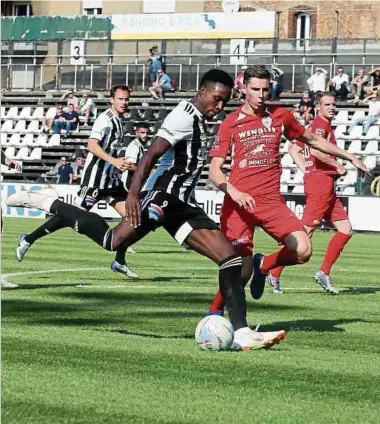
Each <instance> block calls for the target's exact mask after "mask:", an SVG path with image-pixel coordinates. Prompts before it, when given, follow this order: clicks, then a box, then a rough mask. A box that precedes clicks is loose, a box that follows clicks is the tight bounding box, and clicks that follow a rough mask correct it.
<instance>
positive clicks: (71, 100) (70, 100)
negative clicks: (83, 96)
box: [60, 88, 79, 109]
mask: <svg viewBox="0 0 380 424" xmlns="http://www.w3.org/2000/svg"><path fill="white" fill-rule="evenodd" d="M66 98H67V109H68V108H69V105H74V109H76V108H77V107H78V104H79V100H78V97H75V96H74V90H73V89H72V88H71V89H70V90H67V91H66V92H65V93H63V95H62V97H61V99H60V101H61V102H62V101H63V100H66Z"/></svg>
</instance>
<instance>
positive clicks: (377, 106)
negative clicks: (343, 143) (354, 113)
mask: <svg viewBox="0 0 380 424" xmlns="http://www.w3.org/2000/svg"><path fill="white" fill-rule="evenodd" d="M363 102H368V106H369V109H368V115H367V116H363V117H362V118H356V119H354V120H353V122H352V124H351V125H350V127H349V128H348V131H346V132H344V133H343V134H344V135H350V134H351V131H352V130H353V129H354V127H356V125H358V124H364V127H363V131H362V136H364V137H365V136H366V135H367V133H368V130H369V128H370V126H371V125H373V124H375V123H376V122H377V121H378V119H379V117H380V91H378V92H377V93H376V94H371V95H370V96H369V97H367V98H366V99H364V100H363Z"/></svg>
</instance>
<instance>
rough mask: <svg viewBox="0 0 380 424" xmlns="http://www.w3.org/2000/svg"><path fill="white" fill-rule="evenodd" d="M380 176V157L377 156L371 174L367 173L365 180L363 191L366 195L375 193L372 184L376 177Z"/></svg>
mask: <svg viewBox="0 0 380 424" xmlns="http://www.w3.org/2000/svg"><path fill="white" fill-rule="evenodd" d="M379 176H380V157H377V158H376V164H375V167H374V168H372V169H371V174H370V175H366V176H365V177H364V180H363V192H362V194H363V195H364V196H371V195H373V193H372V192H371V185H372V182H373V181H374V180H375V178H377V177H379Z"/></svg>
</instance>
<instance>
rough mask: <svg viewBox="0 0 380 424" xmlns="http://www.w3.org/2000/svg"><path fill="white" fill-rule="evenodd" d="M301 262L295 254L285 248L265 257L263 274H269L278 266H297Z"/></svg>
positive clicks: (262, 267) (262, 268)
mask: <svg viewBox="0 0 380 424" xmlns="http://www.w3.org/2000/svg"><path fill="white" fill-rule="evenodd" d="M299 263H301V262H299V261H298V259H297V257H296V256H295V254H294V253H293V252H292V251H291V250H289V249H288V248H287V247H286V246H284V247H283V248H282V249H281V250H279V251H278V252H276V253H272V254H271V255H268V256H264V261H263V264H262V265H261V272H263V273H264V274H268V272H269V271H270V270H272V269H273V268H276V267H278V266H281V265H283V266H289V265H297V264H299Z"/></svg>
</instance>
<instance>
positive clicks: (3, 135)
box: [1, 132, 9, 146]
mask: <svg viewBox="0 0 380 424" xmlns="http://www.w3.org/2000/svg"><path fill="white" fill-rule="evenodd" d="M7 144H9V141H8V134H7V133H3V132H2V133H1V145H2V146H5V145H7Z"/></svg>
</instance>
